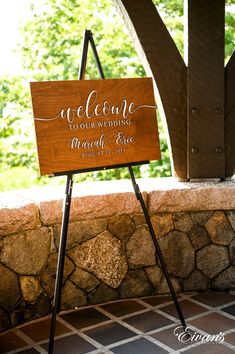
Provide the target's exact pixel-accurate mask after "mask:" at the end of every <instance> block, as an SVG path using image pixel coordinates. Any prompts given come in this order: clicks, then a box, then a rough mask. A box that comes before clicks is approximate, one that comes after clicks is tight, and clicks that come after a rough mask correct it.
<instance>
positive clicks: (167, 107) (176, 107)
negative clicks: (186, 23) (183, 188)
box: [114, 0, 187, 179]
mask: <svg viewBox="0 0 235 354" xmlns="http://www.w3.org/2000/svg"><path fill="white" fill-rule="evenodd" d="M114 2H115V3H116V4H117V6H118V8H119V10H120V12H121V14H122V16H123V17H124V20H125V23H126V26H127V28H128V29H129V32H130V34H131V36H132V39H133V41H134V44H135V47H136V50H137V52H138V54H139V56H140V58H141V60H142V64H143V66H144V68H145V70H146V73H147V74H148V75H150V76H153V78H154V80H155V83H156V86H157V90H158V93H159V94H160V95H159V97H158V106H159V109H160V111H161V116H162V115H163V112H164V113H165V117H166V122H167V126H168V132H169V140H170V146H171V150H172V151H171V152H172V160H173V166H174V171H175V174H176V175H177V176H178V177H180V178H183V179H184V178H186V176H187V168H186V163H187V99H186V81H187V69H186V66H185V64H184V61H183V59H182V57H181V55H180V53H179V51H178V49H177V47H176V45H175V43H174V41H173V40H172V38H171V36H170V34H169V32H168V31H167V29H166V26H165V25H164V23H163V21H162V19H161V17H160V16H159V14H158V12H157V10H156V8H155V6H154V4H153V3H152V1H151V0H114ZM162 108H163V109H162Z"/></svg>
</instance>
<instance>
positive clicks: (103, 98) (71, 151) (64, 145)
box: [30, 78, 160, 175]
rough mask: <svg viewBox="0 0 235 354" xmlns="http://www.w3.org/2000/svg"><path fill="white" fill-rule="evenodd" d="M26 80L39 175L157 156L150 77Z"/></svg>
mask: <svg viewBox="0 0 235 354" xmlns="http://www.w3.org/2000/svg"><path fill="white" fill-rule="evenodd" d="M30 86H31V95H32V105H33V113H34V123H35V130H36V140H37V149H38V157H39V165H40V173H41V175H45V174H56V173H63V172H69V171H76V170H87V169H95V168H100V167H108V166H115V165H120V164H131V163H138V162H141V161H150V160H157V159H159V158H160V149H159V138H158V131H157V120H156V105H155V101H154V95H153V85H152V80H151V79H150V78H141V79H106V80H81V81H51V82H48V81H47V82H32V83H30Z"/></svg>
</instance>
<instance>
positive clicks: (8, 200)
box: [0, 177, 235, 211]
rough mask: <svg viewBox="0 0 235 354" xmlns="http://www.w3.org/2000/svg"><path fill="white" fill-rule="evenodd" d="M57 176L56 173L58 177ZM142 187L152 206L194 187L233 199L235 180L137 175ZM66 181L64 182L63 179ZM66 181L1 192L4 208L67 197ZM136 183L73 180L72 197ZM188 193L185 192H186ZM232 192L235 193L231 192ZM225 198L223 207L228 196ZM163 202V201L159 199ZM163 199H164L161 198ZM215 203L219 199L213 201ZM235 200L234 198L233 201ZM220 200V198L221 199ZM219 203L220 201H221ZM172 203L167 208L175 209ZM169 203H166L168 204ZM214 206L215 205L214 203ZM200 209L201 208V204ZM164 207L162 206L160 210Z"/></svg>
mask: <svg viewBox="0 0 235 354" xmlns="http://www.w3.org/2000/svg"><path fill="white" fill-rule="evenodd" d="M55 178H57V177H55ZM137 182H138V183H139V186H140V189H141V191H142V192H148V193H149V197H150V207H151V199H152V204H153V199H154V203H156V202H157V200H155V199H156V198H157V196H159V195H160V196H161V197H162V193H163V192H167V193H168V195H170V196H171V198H172V197H174V196H175V197H177V198H178V197H179V195H181V193H183V194H182V195H187V196H188V195H189V192H191V191H193V193H192V198H194V199H197V198H198V197H200V195H205V194H206V193H209V194H210V200H211V198H212V199H213V198H215V197H216V198H218V196H219V197H220V199H221V198H222V197H223V196H224V198H225V196H226V198H227V197H228V194H229V195H231V197H230V198H229V199H230V201H231V199H233V200H234V198H232V195H233V193H234V194H235V180H228V181H223V182H214V181H203V182H180V181H178V179H177V178H174V177H165V178H143V179H137ZM64 184H65V182H64ZM64 190H65V185H61V186H45V187H32V188H29V189H25V190H15V191H10V192H4V193H1V198H0V209H4V208H19V207H22V206H25V205H28V204H40V203H41V202H46V201H60V200H62V199H63V198H64ZM132 192H133V187H132V183H131V181H130V180H128V179H123V180H112V181H97V182H81V183H74V188H73V197H74V198H77V197H92V196H102V195H114V194H122V193H132ZM185 193H186V194H185ZM231 193H232V194H231ZM224 198H223V205H221V208H222V207H224V204H226V203H225V200H224ZM159 202H161V201H159ZM162 202H163V200H162ZM214 202H215V203H216V200H215V201H214ZM231 202H232V201H231ZM231 202H230V203H228V204H229V205H228V207H226V209H229V208H230V207H231V206H232V209H233V208H235V201H234V202H233V204H234V205H233V204H232V205H230V204H231ZM204 203H205V205H204V209H207V210H209V207H208V205H206V204H207V203H206V201H205V200H204ZM218 203H219V200H218ZM218 203H217V204H218ZM173 204H174V206H175V208H176V211H177V209H179V208H177V205H178V204H179V203H178V202H177V200H176V199H175V198H174V203H173ZM173 204H172V206H171V208H170V210H168V211H172V207H173ZM166 207H167V205H166ZM213 208H214V207H213ZM199 209H200V208H199ZM158 210H159V208H158ZM159 211H161V208H160V210H159Z"/></svg>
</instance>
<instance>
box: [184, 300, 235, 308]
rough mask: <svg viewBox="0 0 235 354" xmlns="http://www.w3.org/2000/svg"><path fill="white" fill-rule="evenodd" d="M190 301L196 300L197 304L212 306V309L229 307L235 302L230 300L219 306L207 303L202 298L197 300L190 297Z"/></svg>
mask: <svg viewBox="0 0 235 354" xmlns="http://www.w3.org/2000/svg"><path fill="white" fill-rule="evenodd" d="M190 301H192V302H194V303H195V304H197V305H200V306H203V307H206V308H212V309H215V308H224V307H228V306H230V305H234V304H235V300H234V301H230V302H227V303H225V304H222V305H218V306H212V305H209V304H206V303H204V302H202V301H200V300H196V299H193V298H190Z"/></svg>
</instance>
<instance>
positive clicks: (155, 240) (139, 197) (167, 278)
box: [128, 166, 186, 328]
mask: <svg viewBox="0 0 235 354" xmlns="http://www.w3.org/2000/svg"><path fill="white" fill-rule="evenodd" d="M128 171H129V174H130V177H131V181H132V184H133V188H134V191H135V195H136V198H137V199H138V200H139V202H140V204H141V207H142V210H143V213H144V216H145V220H146V222H147V225H148V228H149V231H150V234H151V237H152V240H153V243H154V246H155V249H156V252H157V255H158V257H159V260H160V263H161V266H162V270H163V273H164V275H165V277H166V281H167V284H168V286H169V289H170V292H171V295H172V298H173V301H174V304H175V308H176V310H177V312H178V316H179V319H180V321H181V324H182V326H183V327H184V328H186V323H185V320H184V316H183V314H182V311H181V308H180V305H179V302H178V300H177V297H176V293H175V290H174V287H173V285H172V282H171V279H170V276H169V274H168V271H167V267H166V264H165V261H164V258H163V256H162V252H161V249H160V247H159V244H158V241H157V238H156V235H155V232H154V229H153V226H152V222H151V219H150V216H149V213H148V211H147V208H146V205H145V202H144V199H143V196H142V194H141V191H140V189H139V186H138V184H137V183H136V180H135V176H134V172H133V170H132V167H131V166H128Z"/></svg>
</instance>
